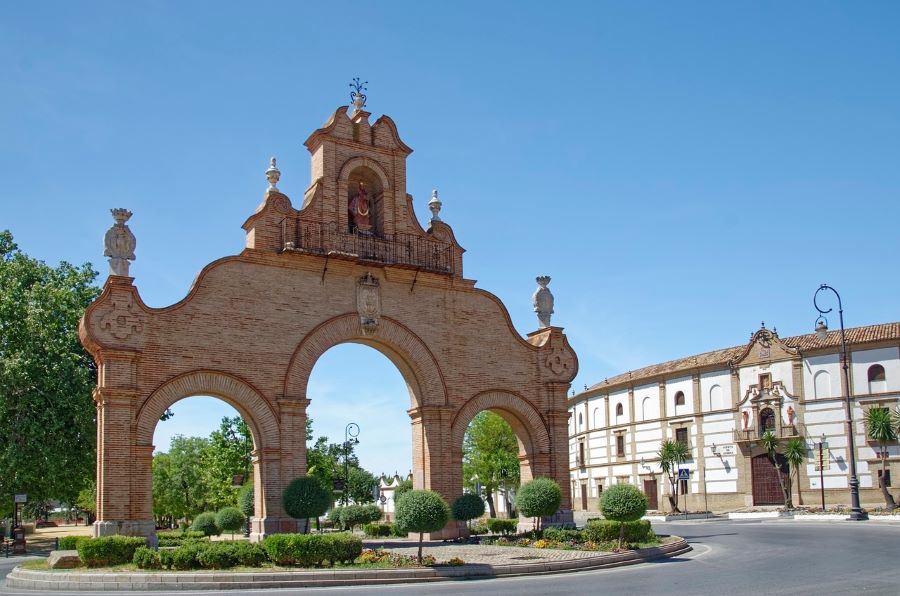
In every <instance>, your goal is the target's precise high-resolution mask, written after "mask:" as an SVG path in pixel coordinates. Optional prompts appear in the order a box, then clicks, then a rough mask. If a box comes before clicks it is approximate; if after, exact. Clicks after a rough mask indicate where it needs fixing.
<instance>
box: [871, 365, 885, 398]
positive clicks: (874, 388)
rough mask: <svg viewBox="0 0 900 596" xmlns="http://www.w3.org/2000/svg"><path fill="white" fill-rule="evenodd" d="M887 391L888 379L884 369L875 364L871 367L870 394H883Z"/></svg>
mask: <svg viewBox="0 0 900 596" xmlns="http://www.w3.org/2000/svg"><path fill="white" fill-rule="evenodd" d="M885 391H887V379H885V377H884V367H883V366H881V365H880V364H873V365H872V366H870V367H869V393H883V392H885Z"/></svg>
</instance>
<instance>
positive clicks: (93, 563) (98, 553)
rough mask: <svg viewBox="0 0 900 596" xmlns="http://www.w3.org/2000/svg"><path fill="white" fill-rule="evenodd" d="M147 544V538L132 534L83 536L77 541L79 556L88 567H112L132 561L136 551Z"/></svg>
mask: <svg viewBox="0 0 900 596" xmlns="http://www.w3.org/2000/svg"><path fill="white" fill-rule="evenodd" d="M146 545H147V539H146V538H142V537H131V536H102V537H100V538H87V537H82V539H81V540H78V541H77V549H78V558H79V559H81V562H82V563H84V564H85V565H87V566H88V567H110V566H112V565H121V564H123V563H130V562H131V560H132V559H133V558H134V552H135V551H136V550H137V549H138V548H139V547H141V546H146Z"/></svg>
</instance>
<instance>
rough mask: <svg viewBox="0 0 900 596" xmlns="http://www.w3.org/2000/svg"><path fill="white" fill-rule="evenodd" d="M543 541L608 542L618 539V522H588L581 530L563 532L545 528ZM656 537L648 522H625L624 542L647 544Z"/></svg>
mask: <svg viewBox="0 0 900 596" xmlns="http://www.w3.org/2000/svg"><path fill="white" fill-rule="evenodd" d="M543 537H544V539H545V540H556V541H558V542H570V541H572V540H574V541H575V542H585V541H590V542H609V541H612V540H616V541H617V540H618V539H619V522H617V521H612V520H608V519H592V520H588V522H587V524H585V526H584V529H583V530H564V529H562V528H545V529H544V532H543ZM655 537H656V535H655V534H654V533H653V530H651V529H650V522H649V521H647V520H645V519H641V520H638V521H633V522H625V541H626V542H630V543H635V542H648V541H650V540H653V538H655Z"/></svg>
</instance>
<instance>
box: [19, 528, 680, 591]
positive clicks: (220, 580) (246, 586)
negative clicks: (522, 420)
mask: <svg viewBox="0 0 900 596" xmlns="http://www.w3.org/2000/svg"><path fill="white" fill-rule="evenodd" d="M510 548H513V547H510ZM690 550H692V549H691V547H690V545H688V543H687V541H685V540H684V539H683V538H682V539H680V540H678V541H676V542H673V543H671V544H666V545H664V546H660V547H656V548H645V549H641V550H639V551H629V552H626V553H612V554H605V555H598V556H596V557H586V558H583V559H568V560H564V561H549V562H544V563H519V564H514V565H497V566H491V565H481V564H472V563H470V564H466V565H460V566H459V567H425V568H415V569H374V570H365V571H353V570H347V571H343V570H316V571H287V572H276V573H223V572H212V573H210V572H175V573H166V572H160V573H103V572H91V571H85V572H58V573H54V572H49V571H34V570H28V569H22V568H21V567H16V568H15V569H13V570H12V572H10V574H9V575H7V576H6V587H7V588H17V589H25V590H47V591H49V590H77V591H88V590H90V591H111V590H141V591H149V590H154V591H156V590H250V589H260V588H313V587H316V588H318V587H329V586H353V585H378V584H405V583H410V582H435V581H449V580H466V579H487V578H493V577H515V576H521V575H543V574H549V573H565V572H569V571H583V570H590V569H605V568H610V567H621V566H623V565H634V564H637V563H645V562H647V561H653V560H656V559H662V558H667V557H675V556H677V555H680V554H683V553H686V552H688V551H690Z"/></svg>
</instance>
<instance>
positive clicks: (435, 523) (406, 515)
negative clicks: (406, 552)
mask: <svg viewBox="0 0 900 596" xmlns="http://www.w3.org/2000/svg"><path fill="white" fill-rule="evenodd" d="M394 517H396V519H397V523H398V524H399V525H400V527H402V528H403V529H404V530H406V531H408V532H418V533H419V557H418V559H419V564H421V563H422V534H423V533H424V532H437V531H438V530H441V529H443V528H444V526H446V525H447V522H448V521H449V520H450V507H449V506H448V505H447V502H446V501H444V498H443V497H441V495H439V494H438V493H436V492H434V491H430V490H411V491H409V492H408V493H406V494H404V495H403V497H401V498H400V500H399V501H398V502H397V505H396V507H395V509H394Z"/></svg>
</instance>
